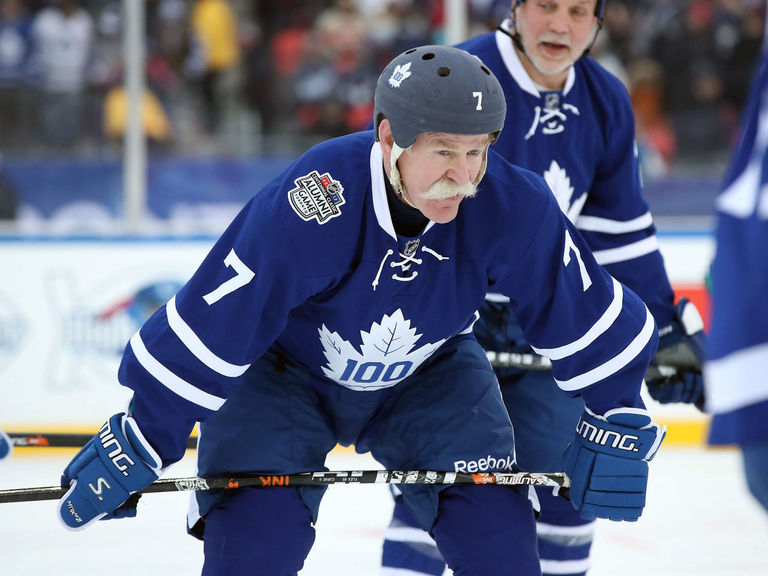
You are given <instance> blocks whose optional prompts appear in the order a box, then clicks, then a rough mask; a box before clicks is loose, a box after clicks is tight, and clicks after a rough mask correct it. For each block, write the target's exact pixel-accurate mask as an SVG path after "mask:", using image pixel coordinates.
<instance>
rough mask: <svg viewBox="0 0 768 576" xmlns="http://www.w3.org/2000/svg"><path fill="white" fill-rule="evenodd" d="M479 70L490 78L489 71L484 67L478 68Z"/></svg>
mask: <svg viewBox="0 0 768 576" xmlns="http://www.w3.org/2000/svg"><path fill="white" fill-rule="evenodd" d="M480 70H482V71H483V72H485V73H486V74H487V75H488V76H490V75H491V71H490V70H488V68H486V67H485V66H480Z"/></svg>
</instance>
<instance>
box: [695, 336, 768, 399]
mask: <svg viewBox="0 0 768 576" xmlns="http://www.w3.org/2000/svg"><path fill="white" fill-rule="evenodd" d="M767 365H768V344H761V345H758V346H752V347H750V348H746V349H744V350H739V351H737V352H733V353H732V354H729V355H728V356H724V357H723V358H720V359H718V360H710V361H709V362H707V363H706V364H705V365H704V376H705V379H706V382H707V386H706V387H705V388H704V390H705V392H706V395H707V399H706V406H707V411H708V412H712V413H719V412H730V411H731V410H738V409H739V408H745V407H746V406H749V405H750V404H756V403H758V402H764V401H765V400H768V379H766V378H765V377H759V376H758V374H763V372H764V371H765V366H767Z"/></svg>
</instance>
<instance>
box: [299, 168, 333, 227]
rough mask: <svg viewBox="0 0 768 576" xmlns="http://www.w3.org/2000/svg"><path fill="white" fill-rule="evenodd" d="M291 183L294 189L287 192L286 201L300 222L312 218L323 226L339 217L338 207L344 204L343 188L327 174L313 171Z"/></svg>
mask: <svg viewBox="0 0 768 576" xmlns="http://www.w3.org/2000/svg"><path fill="white" fill-rule="evenodd" d="M293 182H294V184H296V188H294V189H293V190H291V191H289V192H288V200H289V201H290V203H291V208H293V211H294V212H296V214H298V215H299V217H301V219H302V220H306V221H309V220H311V219H312V218H314V219H316V220H317V222H318V223H319V224H325V223H326V222H328V220H330V219H331V218H335V217H336V216H339V215H341V210H339V206H341V205H342V204H344V196H343V193H344V188H343V187H342V186H341V182H339V181H338V180H334V179H333V178H332V177H331V175H330V174H329V173H328V172H326V173H325V174H323V175H320V173H319V172H318V171H317V170H313V171H312V172H310V173H309V174H307V175H306V176H301V177H299V178H296V180H294V181H293Z"/></svg>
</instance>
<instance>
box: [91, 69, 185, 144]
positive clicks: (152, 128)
mask: <svg viewBox="0 0 768 576" xmlns="http://www.w3.org/2000/svg"><path fill="white" fill-rule="evenodd" d="M141 106H142V108H141V116H142V118H141V120H142V125H143V127H144V134H145V135H146V138H147V142H148V144H149V146H150V150H151V151H153V152H161V151H166V150H168V148H169V147H170V144H171V142H172V139H173V131H172V130H171V123H170V122H169V120H168V115H167V114H166V112H165V110H164V109H163V105H162V104H161V103H160V100H159V99H158V98H157V96H156V95H155V93H154V92H153V91H152V90H151V89H150V88H146V89H145V91H144V99H143V101H142V104H141ZM127 120H128V98H127V96H126V92H125V87H124V86H123V83H122V81H121V82H119V83H116V84H115V85H114V86H113V87H112V88H111V89H110V90H109V91H108V92H107V94H106V97H105V99H104V135H105V136H106V137H107V139H108V140H109V141H110V142H113V143H117V144H122V142H123V138H124V137H125V129H126V125H127Z"/></svg>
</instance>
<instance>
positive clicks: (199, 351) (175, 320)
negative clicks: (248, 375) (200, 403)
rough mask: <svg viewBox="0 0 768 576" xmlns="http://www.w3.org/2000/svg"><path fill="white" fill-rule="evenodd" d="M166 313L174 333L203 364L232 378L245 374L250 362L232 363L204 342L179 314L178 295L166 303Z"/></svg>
mask: <svg viewBox="0 0 768 576" xmlns="http://www.w3.org/2000/svg"><path fill="white" fill-rule="evenodd" d="M165 311H166V315H167V316H168V324H169V325H170V326H171V330H173V332H174V334H176V336H178V337H179V340H181V342H182V344H184V346H186V347H187V350H189V351H190V352H192V354H194V356H195V358H197V359H198V360H200V362H202V363H203V364H205V365H206V366H208V368H210V369H211V370H213V371H214V372H218V373H219V374H221V375H222V376H229V377H230V378H237V377H238V376H242V375H243V374H245V371H246V370H248V368H249V367H250V364H242V365H238V364H231V363H229V362H227V361H226V360H222V359H221V358H219V357H218V356H216V354H214V353H213V352H211V350H210V349H209V348H208V347H207V346H206V345H205V344H203V341H202V340H200V338H198V337H197V334H195V333H194V331H193V330H192V328H190V327H189V325H188V324H187V323H186V322H184V320H182V318H181V316H180V315H179V311H178V310H177V309H176V296H174V297H173V298H171V299H170V300H169V301H168V303H167V304H166V305H165Z"/></svg>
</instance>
